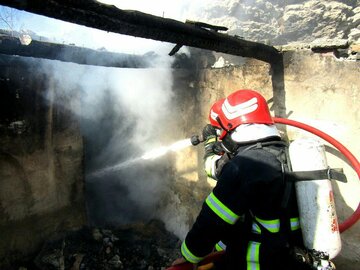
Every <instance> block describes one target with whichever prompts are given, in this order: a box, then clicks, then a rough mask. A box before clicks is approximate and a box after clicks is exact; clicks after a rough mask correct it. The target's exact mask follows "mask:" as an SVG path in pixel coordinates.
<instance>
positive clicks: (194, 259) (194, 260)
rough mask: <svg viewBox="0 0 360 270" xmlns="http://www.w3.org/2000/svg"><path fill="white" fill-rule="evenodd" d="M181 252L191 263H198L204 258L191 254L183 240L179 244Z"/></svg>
mask: <svg viewBox="0 0 360 270" xmlns="http://www.w3.org/2000/svg"><path fill="white" fill-rule="evenodd" d="M181 254H182V255H183V256H184V258H185V259H186V260H187V261H189V262H191V263H198V262H200V261H201V260H202V259H203V258H204V257H197V256H195V255H194V254H192V253H191V251H190V250H189V249H188V247H187V246H186V244H185V241H184V242H183V243H182V244H181Z"/></svg>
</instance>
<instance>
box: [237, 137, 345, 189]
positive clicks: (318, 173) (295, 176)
mask: <svg viewBox="0 0 360 270" xmlns="http://www.w3.org/2000/svg"><path fill="white" fill-rule="evenodd" d="M271 145H280V146H283V148H284V152H283V151H282V150H281V149H280V150H279V149H274V148H271V147H270V146H271ZM259 148H262V149H264V150H266V151H268V152H270V153H273V154H274V155H275V156H276V157H277V159H278V160H279V161H280V162H281V164H283V163H284V156H283V155H285V158H286V165H287V171H286V180H287V181H291V182H297V181H311V180H319V179H328V180H338V181H340V182H344V183H346V182H347V178H346V175H345V174H344V172H343V169H342V168H330V167H328V168H327V169H323V170H312V171H296V172H294V171H292V169H291V161H290V157H289V146H288V144H287V143H286V142H284V141H269V142H258V143H256V144H253V145H250V146H249V147H247V148H245V149H244V150H243V151H247V150H250V149H259Z"/></svg>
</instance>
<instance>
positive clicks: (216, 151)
mask: <svg viewBox="0 0 360 270" xmlns="http://www.w3.org/2000/svg"><path fill="white" fill-rule="evenodd" d="M212 150H213V152H214V154H215V155H220V156H222V155H223V154H225V150H224V148H223V147H222V144H221V142H219V141H216V142H215V143H214V144H213V146H212Z"/></svg>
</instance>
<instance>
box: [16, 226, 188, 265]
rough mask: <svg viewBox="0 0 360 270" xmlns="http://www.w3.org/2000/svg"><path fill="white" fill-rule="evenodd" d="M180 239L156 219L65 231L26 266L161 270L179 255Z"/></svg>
mask: <svg viewBox="0 0 360 270" xmlns="http://www.w3.org/2000/svg"><path fill="white" fill-rule="evenodd" d="M180 245H181V241H180V240H179V239H178V238H177V237H176V236H175V235H174V234H172V233H170V232H168V231H166V229H165V226H164V224H163V223H162V222H161V221H158V220H151V221H149V222H148V223H146V224H145V223H136V224H131V225H126V226H121V227H118V228H109V229H108V228H107V229H101V228H89V227H85V228H82V229H80V230H78V231H73V232H68V233H66V234H65V236H64V237H61V238H60V239H57V240H53V241H49V242H48V243H46V244H45V245H44V247H43V248H42V250H41V251H40V253H39V254H38V255H37V256H36V258H35V259H34V261H33V262H32V264H33V265H32V266H30V267H21V269H27V270H30V269H36V270H38V269H39V270H67V269H69V270H95V269H96V270H112V269H134V270H137V269H139V270H156V269H159V270H164V269H166V268H167V267H169V266H170V265H171V262H172V261H173V260H175V259H176V258H178V257H180V256H181V255H180Z"/></svg>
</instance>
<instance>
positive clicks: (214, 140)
mask: <svg viewBox="0 0 360 270" xmlns="http://www.w3.org/2000/svg"><path fill="white" fill-rule="evenodd" d="M216 140H217V139H216V137H213V138H210V139H207V140H206V142H205V146H206V145H208V144H209V143H213V142H216Z"/></svg>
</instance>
